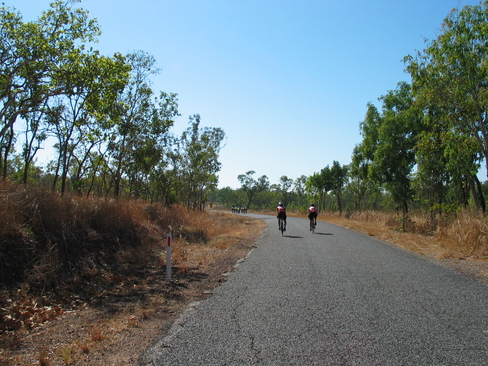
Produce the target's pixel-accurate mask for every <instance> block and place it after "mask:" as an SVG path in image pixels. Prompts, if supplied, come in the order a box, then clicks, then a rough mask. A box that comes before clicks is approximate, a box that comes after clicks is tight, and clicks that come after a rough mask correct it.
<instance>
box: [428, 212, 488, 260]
mask: <svg viewBox="0 0 488 366" xmlns="http://www.w3.org/2000/svg"><path fill="white" fill-rule="evenodd" d="M487 234H488V219H487V218H486V216H484V215H482V214H480V213H473V212H470V211H463V212H461V213H459V214H458V215H457V217H455V218H454V219H452V220H451V221H450V223H445V224H444V225H442V226H439V228H438V230H437V232H436V237H437V238H438V239H439V242H440V243H441V245H442V246H443V247H444V248H446V249H448V250H449V251H450V252H451V253H452V255H454V256H461V257H465V256H469V257H476V258H486V257H487V256H488V237H487Z"/></svg>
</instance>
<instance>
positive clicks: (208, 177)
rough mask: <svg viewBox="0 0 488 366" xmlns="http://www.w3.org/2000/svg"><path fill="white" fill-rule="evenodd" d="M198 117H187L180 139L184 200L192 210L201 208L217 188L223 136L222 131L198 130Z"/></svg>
mask: <svg viewBox="0 0 488 366" xmlns="http://www.w3.org/2000/svg"><path fill="white" fill-rule="evenodd" d="M200 122H201V121H200V115H198V114H196V115H193V116H190V121H189V122H188V123H189V124H190V126H189V127H188V128H187V130H186V131H184V132H183V133H182V135H181V139H180V143H181V147H182V162H183V164H182V173H183V179H182V180H181V181H180V185H181V191H182V193H183V194H184V196H183V200H184V202H186V205H187V206H188V207H189V208H192V209H200V210H202V209H203V208H204V205H205V203H206V201H207V197H208V194H209V192H210V191H211V190H214V189H215V188H217V184H218V176H217V173H218V172H219V171H220V166H221V164H220V162H219V161H218V158H219V152H220V149H221V148H222V146H221V144H222V141H223V140H224V138H225V133H224V131H223V130H222V129H221V128H216V127H204V128H200Z"/></svg>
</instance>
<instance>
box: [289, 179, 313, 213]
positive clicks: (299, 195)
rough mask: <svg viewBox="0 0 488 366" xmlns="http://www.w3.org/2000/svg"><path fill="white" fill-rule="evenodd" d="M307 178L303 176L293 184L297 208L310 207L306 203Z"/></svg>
mask: <svg viewBox="0 0 488 366" xmlns="http://www.w3.org/2000/svg"><path fill="white" fill-rule="evenodd" d="M306 185H307V176H305V175H301V176H300V177H298V178H297V179H295V181H294V182H293V191H294V192H295V195H296V199H297V206H298V207H300V208H302V207H305V206H308V204H309V203H308V202H306V198H307V192H306V188H307V186H306Z"/></svg>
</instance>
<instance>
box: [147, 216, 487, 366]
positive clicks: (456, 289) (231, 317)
mask: <svg viewBox="0 0 488 366" xmlns="http://www.w3.org/2000/svg"><path fill="white" fill-rule="evenodd" d="M249 216H254V217H257V218H261V219H263V220H266V221H267V222H268V228H267V229H266V230H265V232H264V233H263V235H262V236H261V237H260V238H259V239H258V240H257V242H256V248H255V249H253V250H252V251H251V252H250V253H249V255H248V256H247V257H246V258H245V260H244V261H242V262H241V263H240V264H239V267H238V268H237V269H236V270H235V271H233V272H232V273H231V274H230V276H229V277H228V280H227V281H226V282H225V283H224V284H223V285H222V286H220V287H219V288H217V289H216V290H215V292H214V294H213V295H212V296H211V297H210V298H209V299H207V300H204V301H201V302H199V303H197V304H192V305H191V306H189V307H188V309H187V310H186V311H185V313H184V314H183V315H182V316H181V317H180V318H179V319H178V320H177V321H176V322H175V323H174V324H173V326H172V328H171V330H170V332H169V334H168V335H166V336H165V337H162V338H160V339H157V340H156V341H155V342H154V345H153V346H152V347H151V348H150V349H149V350H148V351H147V352H146V353H145V354H144V355H143V356H142V357H141V360H140V364H141V365H368V366H369V365H389V366H390V365H416V366H417V365H463V366H465V365H477V366H479V365H488V286H486V285H484V284H481V283H478V282H476V281H474V280H471V279H468V278H467V277H464V276H462V275H460V274H458V273H456V272H453V271H451V270H449V269H446V268H444V267H440V266H437V265H435V264H432V263H430V262H428V261H426V260H425V259H422V258H421V257H420V256H417V255H414V254H411V253H408V252H406V251H403V250H401V249H398V248H396V247H395V246H393V245H390V244H387V243H384V242H381V241H379V240H376V239H374V238H371V237H367V236H365V235H362V234H359V233H356V232H353V231H350V230H347V229H344V228H341V227H338V226H334V225H330V224H326V223H323V222H318V225H317V229H316V231H315V234H313V233H311V232H310V231H309V229H308V220H307V219H299V218H293V217H289V218H288V228H287V231H286V232H285V236H284V237H282V236H281V233H280V232H279V231H278V225H277V220H276V218H275V217H273V216H263V215H251V214H249Z"/></svg>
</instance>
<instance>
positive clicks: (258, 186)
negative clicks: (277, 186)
mask: <svg viewBox="0 0 488 366" xmlns="http://www.w3.org/2000/svg"><path fill="white" fill-rule="evenodd" d="M254 174H256V172H255V171H254V170H249V171H248V172H246V173H245V174H240V175H238V176H237V180H238V181H239V183H241V187H240V190H241V191H242V192H244V194H245V195H246V207H248V208H250V207H251V206H252V205H253V204H254V203H255V199H256V196H257V195H258V194H259V193H260V192H264V191H267V190H268V189H269V180H268V177H267V176H266V175H262V176H261V177H259V178H258V179H257V180H256V179H254V178H253V175H254Z"/></svg>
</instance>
